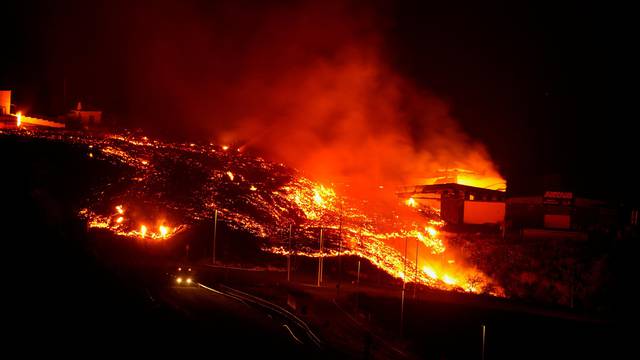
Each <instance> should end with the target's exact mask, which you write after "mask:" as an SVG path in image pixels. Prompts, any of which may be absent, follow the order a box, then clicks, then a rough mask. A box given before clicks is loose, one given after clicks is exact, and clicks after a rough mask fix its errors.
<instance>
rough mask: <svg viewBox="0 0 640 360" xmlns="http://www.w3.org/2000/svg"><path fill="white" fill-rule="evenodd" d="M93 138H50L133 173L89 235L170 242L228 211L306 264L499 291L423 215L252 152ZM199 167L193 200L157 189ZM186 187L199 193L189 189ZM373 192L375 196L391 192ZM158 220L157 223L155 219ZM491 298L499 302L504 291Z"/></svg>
mask: <svg viewBox="0 0 640 360" xmlns="http://www.w3.org/2000/svg"><path fill="white" fill-rule="evenodd" d="M48 134H49V133H47V132H38V131H34V132H30V133H29V134H26V135H24V136H40V137H44V138H47V137H48V136H49V135H48ZM93 136H95V135H85V136H75V135H73V134H65V135H62V136H61V135H60V134H59V133H57V134H53V135H51V138H52V139H55V140H54V141H60V139H62V140H63V141H67V142H69V143H74V144H85V145H91V146H92V149H94V150H93V151H95V153H96V154H97V155H96V157H99V158H100V159H103V160H107V161H109V162H111V163H114V164H118V165H125V166H128V167H129V168H131V169H132V170H133V171H132V175H131V177H130V178H124V179H123V182H122V183H119V184H117V185H118V186H111V185H109V186H106V187H105V189H104V190H103V191H102V192H100V193H99V195H97V194H96V195H95V197H92V198H90V199H88V200H89V201H88V202H89V203H91V204H92V205H91V206H92V207H91V208H86V209H83V210H81V211H80V216H82V217H83V218H86V219H87V225H88V226H89V227H90V228H95V229H103V230H106V231H110V232H111V233H113V234H115V235H118V236H123V237H129V238H133V239H138V240H142V239H144V240H149V239H152V240H163V241H164V240H168V239H171V238H172V236H174V235H175V234H177V233H178V232H180V231H182V230H184V229H186V228H187V227H188V225H187V224H194V223H196V222H199V221H211V219H213V217H214V211H218V216H220V214H221V213H224V221H225V223H226V224H228V226H229V227H230V228H232V229H238V230H240V231H246V232H249V233H250V234H252V235H253V236H255V237H259V238H262V239H265V240H267V241H265V244H266V245H264V247H263V250H265V251H268V252H271V253H275V254H282V255H286V254H289V253H291V252H293V253H295V254H296V255H300V256H308V257H331V256H341V255H350V256H358V257H361V258H363V259H366V260H368V261H369V262H370V263H371V264H373V265H374V266H376V267H378V268H379V269H381V270H383V271H385V272H387V273H388V274H390V275H391V276H393V277H395V278H397V279H402V280H404V281H407V282H416V283H420V284H423V285H427V286H431V287H435V288H440V289H449V290H452V289H455V290H458V291H467V292H475V293H477V292H481V291H483V289H484V288H485V285H491V284H492V282H491V279H489V278H488V277H487V276H486V275H484V274H482V273H481V272H479V271H477V270H476V269H474V268H473V267H470V266H468V265H467V264H465V261H464V259H459V258H455V257H454V256H453V255H452V253H451V251H449V250H448V248H447V243H446V236H445V235H443V234H442V232H441V230H440V229H441V228H442V226H443V225H444V222H443V221H442V220H441V219H439V218H432V219H428V218H425V217H422V216H421V215H416V214H417V213H416V212H414V211H411V210H409V209H407V208H406V207H405V206H397V209H395V208H391V207H389V206H387V205H389V204H386V205H385V206H382V207H377V206H374V205H373V204H372V203H370V202H366V201H361V200H357V199H354V198H350V197H349V196H347V195H346V194H340V195H338V193H337V191H336V190H335V189H334V188H333V187H332V186H326V185H323V184H320V183H317V182H314V181H311V180H310V179H308V178H305V177H303V176H301V175H300V174H299V173H298V172H296V171H293V170H290V169H288V168H285V167H284V166H283V165H281V164H273V163H270V162H267V161H265V160H263V159H260V158H250V157H249V156H247V155H245V154H244V153H237V152H235V151H234V152H232V153H226V154H222V153H220V152H212V151H211V148H210V146H206V147H205V146H202V145H198V144H196V145H195V146H191V145H190V144H172V143H163V142H160V141H153V140H146V141H143V140H142V139H139V138H135V137H132V136H121V135H107V136H105V137H100V136H95V137H93ZM147 159H158V161H153V164H154V165H153V166H145V164H144V163H143V161H146V160H147ZM210 160H214V161H210ZM177 162H181V163H179V164H178V165H180V166H178V167H176V169H180V170H179V171H180V172H179V173H171V171H172V170H173V167H171V166H174V165H173V164H176V163H177ZM210 164H216V165H215V166H212V165H210ZM167 167H169V168H167ZM192 169H194V170H196V171H197V174H201V173H203V172H205V173H207V174H208V179H210V181H206V182H204V185H198V186H203V187H201V188H190V189H188V190H192V193H193V194H195V195H193V196H192V197H191V198H188V199H187V200H185V199H184V198H178V199H176V198H173V197H172V193H171V192H167V191H159V188H157V186H158V184H159V185H162V186H165V185H164V184H165V181H164V180H165V178H166V176H169V175H171V176H182V172H183V171H191V170H192ZM221 173H222V177H223V178H222V179H221V177H220V174H221ZM225 176H226V177H228V178H229V179H233V180H236V179H258V178H259V179H265V180H266V181H264V182H261V183H260V191H259V192H257V187H256V186H255V185H250V187H249V185H248V184H247V183H246V182H232V183H221V182H220V181H221V180H225V179H224V177H225ZM276 179H277V181H274V180H276ZM180 185H181V186H185V187H189V186H193V185H192V184H191V183H183V184H180ZM221 185H223V186H221ZM229 187H230V188H229ZM247 188H249V190H250V191H253V192H254V193H252V194H251V196H245V195H233V196H234V197H231V194H234V189H235V190H242V189H244V191H237V192H236V193H237V194H244V193H245V191H246V189H247ZM374 188H375V192H376V193H379V192H380V193H382V192H385V191H392V190H386V189H385V188H381V189H378V188H377V186H375V187H374ZM160 189H164V187H161V188H160ZM96 198H97V199H111V200H110V201H114V200H113V199H127V198H128V199H136V201H139V202H138V203H133V202H132V203H128V204H126V203H125V204H120V205H117V206H115V211H114V210H113V209H114V207H109V208H110V209H112V210H111V212H109V211H108V210H107V213H106V214H104V213H101V212H100V211H101V210H98V209H101V207H100V203H99V202H98V201H95V199H96ZM118 201H119V200H118ZM395 204H396V205H402V204H397V203H395ZM394 206H395V205H394ZM109 208H107V209H109ZM403 209H404V210H403ZM125 214H127V215H125ZM128 214H132V215H131V216H130V215H128ZM142 214H144V215H142ZM256 214H260V216H259V217H257V216H256ZM409 214H413V215H412V216H409ZM167 215H169V216H170V218H172V221H174V222H175V223H177V224H182V225H169V224H168V223H166V222H165V221H166V219H167ZM414 215H415V216H414ZM125 217H126V219H125ZM154 218H155V219H157V220H156V221H155V222H153V220H152V219H154ZM120 219H122V220H120ZM125 220H126V221H125ZM292 222H293V223H294V224H295V227H294V232H296V233H297V235H296V239H297V240H296V243H295V244H294V245H295V248H294V249H291V250H288V249H287V250H285V248H284V246H285V245H284V244H283V243H281V242H279V241H280V240H278V239H280V238H281V237H280V235H279V234H281V233H282V231H283V229H286V228H288V227H289V225H290V224H291V223H292ZM134 224H138V225H137V226H136V225H134ZM149 224H155V226H150V225H149ZM132 226H133V227H132ZM152 229H155V231H154V230H152ZM320 229H323V231H324V239H325V243H324V250H323V251H322V252H320V251H319V250H318V239H319V231H320ZM339 240H340V245H339V246H338V241H339ZM405 244H408V248H409V249H415V248H416V246H417V247H418V248H419V258H418V261H417V264H416V258H415V257H414V255H412V254H410V253H408V254H407V255H406V257H405V255H404V251H403V249H404V248H405ZM340 249H341V250H340ZM411 251H413V250H411ZM454 259H455V260H454ZM451 260H453V261H451ZM414 269H415V270H414ZM418 269H422V271H419V270H418ZM486 288H489V287H486ZM493 293H494V294H496V295H500V291H495V292H493Z"/></svg>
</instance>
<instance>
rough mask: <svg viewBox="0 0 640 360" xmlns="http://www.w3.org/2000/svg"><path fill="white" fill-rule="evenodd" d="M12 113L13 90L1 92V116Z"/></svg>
mask: <svg viewBox="0 0 640 360" xmlns="http://www.w3.org/2000/svg"><path fill="white" fill-rule="evenodd" d="M10 112H11V90H0V115H8V114H9V113H10Z"/></svg>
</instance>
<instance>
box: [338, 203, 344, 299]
mask: <svg viewBox="0 0 640 360" xmlns="http://www.w3.org/2000/svg"><path fill="white" fill-rule="evenodd" d="M343 204H344V200H342V199H341V201H340V231H339V232H338V237H339V238H338V285H337V286H336V298H338V297H339V296H340V283H341V282H342V206H343Z"/></svg>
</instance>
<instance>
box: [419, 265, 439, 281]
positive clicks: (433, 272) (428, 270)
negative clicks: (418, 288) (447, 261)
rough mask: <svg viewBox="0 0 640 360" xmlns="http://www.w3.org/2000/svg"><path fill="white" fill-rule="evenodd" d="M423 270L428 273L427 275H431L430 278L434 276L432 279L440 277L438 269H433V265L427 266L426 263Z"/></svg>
mask: <svg viewBox="0 0 640 360" xmlns="http://www.w3.org/2000/svg"><path fill="white" fill-rule="evenodd" d="M422 272H424V273H425V274H427V276H429V277H430V278H432V279H436V280H437V279H438V274H437V273H436V271H435V270H433V269H432V268H431V267H429V266H426V265H425V266H424V267H423V268H422Z"/></svg>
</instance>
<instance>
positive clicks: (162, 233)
mask: <svg viewBox="0 0 640 360" xmlns="http://www.w3.org/2000/svg"><path fill="white" fill-rule="evenodd" d="M158 230H159V231H160V236H162V237H163V238H166V237H167V234H168V233H169V229H168V228H167V227H166V226H164V225H160V227H159V228H158Z"/></svg>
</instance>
